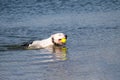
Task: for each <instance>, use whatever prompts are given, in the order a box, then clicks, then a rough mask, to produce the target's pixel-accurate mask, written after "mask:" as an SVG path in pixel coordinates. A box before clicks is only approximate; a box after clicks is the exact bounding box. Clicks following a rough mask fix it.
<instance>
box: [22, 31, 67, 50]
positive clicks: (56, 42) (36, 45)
mask: <svg viewBox="0 0 120 80" xmlns="http://www.w3.org/2000/svg"><path fill="white" fill-rule="evenodd" d="M66 42H67V35H65V34H64V33H55V34H53V35H51V36H50V37H49V38H47V39H43V40H35V41H32V42H30V43H26V44H24V45H22V46H27V48H28V49H40V48H47V47H50V46H64V45H65V44H66Z"/></svg>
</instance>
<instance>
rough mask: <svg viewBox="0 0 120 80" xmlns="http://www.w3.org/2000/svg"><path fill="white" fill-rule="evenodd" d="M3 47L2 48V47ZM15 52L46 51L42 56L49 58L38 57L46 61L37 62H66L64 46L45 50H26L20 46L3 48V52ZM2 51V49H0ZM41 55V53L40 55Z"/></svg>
mask: <svg viewBox="0 0 120 80" xmlns="http://www.w3.org/2000/svg"><path fill="white" fill-rule="evenodd" d="M2 47H3V46H2ZM17 50H22V51H25V50H28V51H31V50H47V51H46V53H44V54H49V55H50V56H46V55H45V56H44V57H43V56H39V58H46V59H47V58H48V60H46V59H45V60H43V61H39V62H56V61H64V60H67V48H66V47H65V46H50V47H48V48H45V49H28V48H26V47H23V46H20V45H6V46H4V50H3V51H17ZM1 51H2V49H1ZM40 54H41V53H40Z"/></svg>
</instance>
